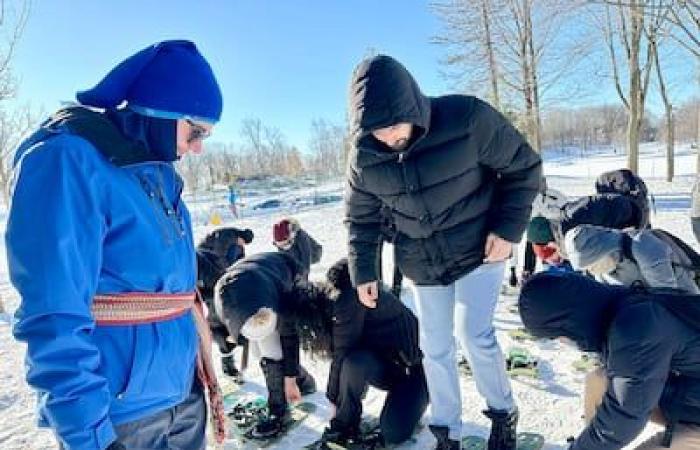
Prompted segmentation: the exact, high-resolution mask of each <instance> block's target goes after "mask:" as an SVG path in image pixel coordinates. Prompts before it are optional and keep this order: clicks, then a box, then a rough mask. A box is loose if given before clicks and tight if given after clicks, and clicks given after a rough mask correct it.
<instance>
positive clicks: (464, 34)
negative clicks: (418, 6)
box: [431, 0, 501, 109]
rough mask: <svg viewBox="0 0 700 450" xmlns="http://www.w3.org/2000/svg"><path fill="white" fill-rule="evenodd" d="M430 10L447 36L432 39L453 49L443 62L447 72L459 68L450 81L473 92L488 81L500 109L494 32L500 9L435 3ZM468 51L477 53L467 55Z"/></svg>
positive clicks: (482, 2)
mask: <svg viewBox="0 0 700 450" xmlns="http://www.w3.org/2000/svg"><path fill="white" fill-rule="evenodd" d="M431 7H432V9H433V10H434V11H435V13H436V14H437V15H438V16H439V17H440V18H441V19H442V20H443V22H444V23H445V28H446V30H445V34H443V35H441V36H435V37H433V39H432V42H433V43H435V44H441V45H445V46H448V47H450V48H452V49H454V53H452V54H450V55H449V56H447V57H446V58H445V60H444V61H443V64H445V65H446V66H447V67H448V68H456V72H453V73H452V75H451V77H452V78H457V79H458V80H459V81H460V83H467V84H468V85H470V86H471V87H472V89H473V86H474V85H482V84H484V83H485V82H486V81H488V83H489V85H490V87H491V91H490V95H488V96H487V98H489V99H490V100H491V102H492V103H493V105H494V107H495V108H496V109H500V108H501V98H500V94H499V91H500V86H499V84H500V77H499V68H498V62H497V61H496V54H495V49H494V45H495V41H494V36H493V32H492V27H493V15H494V8H500V5H499V4H497V3H496V2H493V1H489V0H476V1H464V0H451V1H447V2H433V3H431ZM467 49H469V50H476V51H465V50H467ZM484 62H485V63H486V66H485V67H486V70H484V69H483V67H484Z"/></svg>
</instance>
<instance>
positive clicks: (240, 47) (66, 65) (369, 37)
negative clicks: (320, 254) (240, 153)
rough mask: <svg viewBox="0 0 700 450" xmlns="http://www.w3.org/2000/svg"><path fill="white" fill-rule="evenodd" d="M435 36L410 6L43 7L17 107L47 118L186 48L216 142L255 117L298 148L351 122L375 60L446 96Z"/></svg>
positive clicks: (365, 1) (29, 42)
mask: <svg viewBox="0 0 700 450" xmlns="http://www.w3.org/2000/svg"><path fill="white" fill-rule="evenodd" d="M438 28H439V23H438V21H437V19H436V18H435V17H434V16H433V15H432V14H430V12H429V11H428V9H427V7H426V6H425V3H424V2H422V1H413V0H403V1H400V0H381V1H378V0H353V1H322V0H319V1H312V0H294V1H292V0H286V1H283V0H279V1H272V0H256V1H252V0H251V1H248V0H246V1H243V0H240V1H239V0H235V1H234V0H231V1H223V0H219V1H207V0H203V1H196V2H195V1H188V2H185V1H180V0H177V1H174V0H168V1H167V2H166V1H162V2H160V1H154V0H140V1H135V0H120V1H95V0H73V1H70V2H68V1H58V0H56V1H53V0H51V1H42V2H38V1H37V2H34V5H33V10H32V12H31V16H30V19H29V23H28V25H27V29H26V31H25V34H24V36H23V38H22V41H21V42H20V47H19V49H18V53H17V55H16V59H15V62H14V69H15V72H16V74H17V75H18V76H19V77H20V79H21V89H20V93H19V96H20V100H24V101H26V100H29V101H31V102H32V104H34V105H36V106H41V105H43V106H44V108H45V109H46V110H47V111H51V110H53V109H55V108H56V107H57V106H58V104H59V103H58V102H59V101H61V100H73V97H74V93H75V92H76V91H77V90H80V89H84V88H87V87H90V86H92V85H93V84H94V83H96V82H97V81H98V80H99V79H100V78H101V77H102V76H103V75H104V74H105V73H106V72H107V71H108V70H109V69H110V68H111V67H112V66H113V65H114V64H115V63H117V62H118V61H120V60H121V59H123V58H125V57H126V56H128V55H130V54H131V53H133V52H135V51H136V50H138V49H141V48H143V47H145V46H146V45H149V44H150V43H153V42H156V41H160V40H164V39H173V38H179V39H183V38H184V39H190V40H192V41H194V42H195V43H196V44H197V45H198V46H199V47H200V50H201V51H202V53H203V54H204V55H205V56H206V58H207V59H208V60H209V61H210V63H211V65H212V67H213V68H214V71H215V73H216V74H217V77H218V79H219V82H220V84H221V87H222V90H223V93H224V114H223V118H222V121H221V123H220V124H219V126H218V127H217V129H216V130H215V137H213V138H212V139H216V140H222V141H230V140H233V141H237V140H239V130H240V122H241V120H242V119H243V118H246V117H259V118H260V119H261V120H262V121H263V123H265V124H267V125H274V126H277V127H279V128H280V129H281V130H282V131H283V133H284V134H285V135H286V136H287V138H288V141H289V142H290V143H293V144H295V145H298V146H300V147H302V148H303V147H306V143H307V141H308V138H307V135H308V133H309V129H310V127H311V121H312V120H313V119H314V118H319V117H323V118H326V119H329V120H331V121H333V122H336V123H338V124H340V123H342V122H343V121H344V117H345V104H346V98H345V95H346V90H347V84H348V81H349V77H350V73H351V71H352V69H353V67H354V66H355V64H356V63H357V62H359V60H360V59H361V58H362V57H363V56H364V55H365V54H366V53H367V51H368V49H371V48H373V49H376V50H378V51H380V52H386V53H388V54H391V55H393V56H395V57H396V58H398V59H399V60H401V61H402V62H403V63H404V64H406V66H407V67H409V69H410V70H411V71H412V72H413V73H414V75H415V76H416V78H417V79H419V80H420V83H421V86H422V88H423V90H424V91H425V92H426V93H427V94H432V95H437V94H440V93H443V92H444V91H445V89H446V83H445V82H443V80H442V79H441V77H440V75H439V73H438V70H437V67H438V59H439V57H440V54H441V50H440V49H439V48H437V47H435V46H432V45H430V44H428V39H429V38H430V36H431V35H433V34H435V33H436V32H437V31H438Z"/></svg>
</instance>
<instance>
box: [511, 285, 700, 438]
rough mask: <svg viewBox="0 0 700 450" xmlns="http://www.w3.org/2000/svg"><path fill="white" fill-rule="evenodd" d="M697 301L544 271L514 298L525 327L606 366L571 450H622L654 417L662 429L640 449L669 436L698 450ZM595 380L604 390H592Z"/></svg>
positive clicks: (590, 394)
mask: <svg viewBox="0 0 700 450" xmlns="http://www.w3.org/2000/svg"><path fill="white" fill-rule="evenodd" d="M698 301H700V297H698V296H695V295H690V294H682V293H680V291H668V290H666V291H662V290H660V291H650V292H642V291H639V290H634V289H630V288H626V287H622V286H609V285H604V284H601V283H597V282H595V281H593V280H592V279H590V278H587V277H584V276H582V275H580V274H575V273H561V272H545V273H541V274H538V275H535V276H534V277H532V278H531V279H530V281H528V282H527V283H526V284H525V286H524V287H523V289H522V291H521V294H520V300H519V303H520V315H521V316H522V319H523V323H524V324H525V327H526V328H527V329H528V331H529V332H530V333H532V335H533V336H536V337H542V338H557V337H565V338H568V339H570V340H572V341H574V343H575V344H576V345H577V346H578V347H579V349H580V350H582V351H585V352H596V353H599V354H600V355H601V360H602V362H603V365H604V371H603V370H601V371H600V372H599V373H597V374H596V373H594V375H593V377H589V378H588V379H587V389H586V391H587V394H586V396H587V397H590V398H587V399H586V404H587V409H588V411H587V414H586V416H587V419H588V420H589V423H588V426H587V427H586V429H585V430H584V431H583V432H582V433H581V435H580V436H579V437H578V439H576V441H575V442H574V443H573V444H572V446H571V449H572V450H616V449H621V448H623V447H625V446H626V445H627V444H629V443H630V442H632V441H633V440H634V439H635V438H636V436H637V435H638V434H639V433H640V432H641V431H642V429H643V428H644V426H645V425H646V423H647V421H648V420H650V419H652V420H655V418H659V417H660V418H661V420H662V422H663V423H665V425H667V428H666V433H662V434H661V435H658V436H654V437H652V438H651V439H650V440H649V441H648V442H646V443H645V444H643V445H642V446H641V447H639V448H644V449H645V450H652V449H661V448H663V447H664V444H669V440H670V441H671V443H672V444H673V446H672V447H671V448H673V449H676V450H680V449H697V448H700V328H699V327H698V325H699V324H700V308H698V307H697V306H694V305H693V303H696V302H698ZM691 316H695V319H694V320H695V322H694V323H693V321H692V320H691V319H690V318H691ZM596 378H601V380H602V383H601V382H598V381H596ZM595 385H602V387H603V389H598V390H599V392H598V393H597V394H596V393H594V392H592V391H594V390H596V389H595V388H594V389H591V387H592V386H595ZM657 406H658V408H659V409H660V412H661V415H659V414H656V413H655V408H656V407H657ZM595 407H597V409H595ZM594 409H595V413H594V414H593V410H594ZM655 421H656V420H655ZM664 440H665V441H666V442H663V441H664ZM665 446H666V447H668V445H665Z"/></svg>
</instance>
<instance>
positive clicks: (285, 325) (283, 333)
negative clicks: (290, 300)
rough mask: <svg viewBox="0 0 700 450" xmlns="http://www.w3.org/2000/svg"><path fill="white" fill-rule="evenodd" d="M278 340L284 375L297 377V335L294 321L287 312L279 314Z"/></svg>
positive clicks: (298, 371)
mask: <svg viewBox="0 0 700 450" xmlns="http://www.w3.org/2000/svg"><path fill="white" fill-rule="evenodd" d="M279 331H280V342H281V344H282V361H283V364H282V366H283V371H284V376H285V377H298V376H299V373H300V370H299V335H298V334H297V331H296V321H295V320H294V319H293V318H291V317H289V315H287V314H280V326H279Z"/></svg>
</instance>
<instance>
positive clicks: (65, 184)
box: [5, 136, 116, 449]
mask: <svg viewBox="0 0 700 450" xmlns="http://www.w3.org/2000/svg"><path fill="white" fill-rule="evenodd" d="M96 155H97V151H96V150H95V149H93V148H91V147H89V146H88V145H87V143H84V142H83V141H80V140H77V139H75V138H71V137H67V136H59V137H56V138H52V139H50V140H48V141H46V142H44V143H42V144H39V145H37V146H35V147H34V148H33V149H30V150H29V151H28V152H27V153H26V154H25V155H24V157H23V158H22V159H21V160H20V161H19V163H18V164H19V165H18V167H17V168H16V169H17V170H16V172H15V177H16V179H15V183H16V184H15V186H14V192H13V194H12V206H11V208H10V213H9V219H8V224H7V233H6V236H5V239H6V245H7V257H8V266H9V271H10V278H11V280H12V283H13V284H14V285H15V287H16V288H17V290H18V291H19V293H20V296H21V304H20V307H19V309H18V310H17V313H16V318H17V322H16V324H15V326H14V329H13V333H14V336H15V337H16V338H17V339H18V340H20V341H22V342H26V343H27V354H26V365H27V382H28V383H29V384H30V385H31V386H32V387H33V388H34V389H35V390H36V391H37V392H38V401H39V409H40V412H41V416H42V417H43V418H45V419H46V420H47V421H48V423H49V424H50V425H51V427H52V428H53V429H54V430H55V432H56V434H57V437H58V438H59V440H60V442H61V443H62V444H63V445H64V446H65V447H67V448H70V449H104V448H106V447H107V446H108V445H109V444H110V443H111V442H112V441H113V440H114V439H115V438H116V435H115V432H114V429H113V426H112V423H111V421H110V419H109V408H110V402H111V393H110V391H109V386H108V384H107V381H106V379H105V378H104V377H102V376H101V375H100V374H99V373H98V368H99V366H100V363H101V362H100V359H101V357H102V356H101V355H100V351H99V350H98V349H97V348H96V347H95V345H94V343H93V341H92V333H93V330H94V328H95V322H94V321H93V319H92V314H91V312H90V306H91V302H92V298H93V296H94V294H95V292H96V289H97V280H98V275H99V273H100V267H101V261H102V241H103V236H104V227H105V226H104V221H105V215H104V213H103V212H102V211H100V209H101V208H100V200H99V198H98V194H97V193H98V192H99V189H98V187H97V185H98V184H99V182H100V180H99V179H98V178H97V177H94V176H93V175H92V174H93V173H94V171H93V170H92V167H94V163H95V162H96V158H98V157H97V156H96ZM42 218H45V220H44V219H42Z"/></svg>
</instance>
